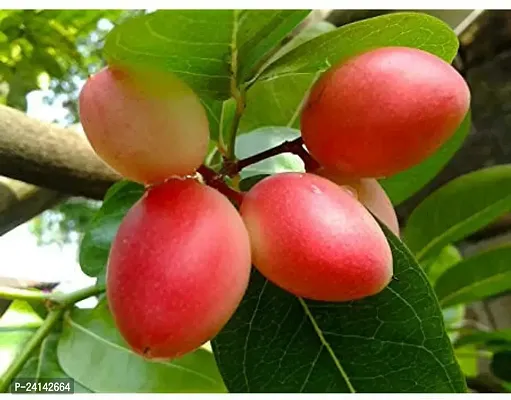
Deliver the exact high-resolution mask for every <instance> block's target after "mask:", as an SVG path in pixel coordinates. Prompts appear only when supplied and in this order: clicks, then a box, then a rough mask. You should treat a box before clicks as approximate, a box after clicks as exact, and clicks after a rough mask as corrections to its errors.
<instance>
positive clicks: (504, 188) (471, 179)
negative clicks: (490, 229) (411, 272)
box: [403, 165, 511, 261]
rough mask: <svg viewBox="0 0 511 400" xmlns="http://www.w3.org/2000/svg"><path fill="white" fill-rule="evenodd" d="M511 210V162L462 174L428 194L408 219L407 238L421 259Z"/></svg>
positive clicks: (406, 240) (405, 231)
mask: <svg viewBox="0 0 511 400" xmlns="http://www.w3.org/2000/svg"><path fill="white" fill-rule="evenodd" d="M509 210H511V165H499V166H495V167H489V168H485V169H481V170H478V171H475V172H471V173H469V174H466V175H463V176H461V177H458V178H456V179H454V180H452V181H451V182H449V183H447V184H446V185H444V186H442V187H441V188H440V189H438V190H436V191H435V192H434V193H432V194H431V195H430V196H429V197H427V198H426V199H425V200H424V201H423V202H422V203H421V204H419V206H417V208H416V209H415V210H414V211H413V212H412V214H411V215H410V217H409V218H408V222H407V226H406V227H405V230H404V235H403V237H404V239H405V242H406V244H407V245H408V247H409V248H410V250H412V252H413V253H415V255H416V257H417V258H418V259H419V261H420V260H425V259H428V258H429V257H432V256H435V255H436V254H438V252H439V251H440V250H441V249H442V248H443V247H444V246H446V245H447V244H449V243H452V242H455V241H458V240H460V239H463V238H465V237H466V236H468V235H470V234H471V233H473V232H475V231H477V230H478V229H480V228H483V227H484V226H486V225H488V224H489V223H490V222H492V221H493V220H495V219H496V218H498V217H499V216H501V215H504V214H505V213H507V212H509Z"/></svg>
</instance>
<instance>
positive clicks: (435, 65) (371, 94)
mask: <svg viewBox="0 0 511 400" xmlns="http://www.w3.org/2000/svg"><path fill="white" fill-rule="evenodd" d="M469 103H470V92H469V88H468V86H467V84H466V83H465V81H464V80H463V78H462V77H461V75H460V74H459V73H458V72H457V71H456V70H455V69H454V68H453V67H452V66H451V65H449V64H448V63H447V62H445V61H443V60H442V59H440V58H438V57H436V56H434V55H432V54H430V53H427V52H424V51H422V50H418V49H413V48H407V47H384V48H380V49H376V50H372V51H368V52H366V53H363V54H360V55H357V56H355V57H352V58H351V59H348V60H345V61H343V62H342V63H340V64H339V65H336V66H334V67H333V68H331V69H330V70H329V71H327V72H326V73H325V74H324V75H323V76H322V77H321V78H320V79H319V81H318V82H317V83H316V84H315V85H314V86H313V88H312V90H311V93H310V96H309V98H308V100H307V102H306V105H305V107H304V110H303V113H302V116H301V131H302V137H303V141H304V143H305V145H306V146H307V149H308V150H309V151H310V152H311V154H312V156H313V157H314V158H315V159H316V160H317V161H318V162H319V163H320V164H322V165H323V166H324V167H327V168H328V169H331V170H335V171H338V172H340V173H342V174H343V175H346V176H350V177H373V178H378V177H385V176H390V175H393V174H396V173H398V172H401V171H403V170H406V169H408V168H410V167H412V166H414V165H416V164H419V163H420V162H421V161H423V160H424V159H425V158H427V157H428V156H430V155H431V154H432V153H434V152H435V151H436V150H437V149H438V148H439V147H440V146H441V145H442V144H443V143H444V142H445V141H446V140H447V139H449V138H450V137H451V136H452V135H453V134H454V132H455V131H456V129H457V128H458V126H459V125H460V123H461V122H462V120H463V118H464V117H465V114H466V113H467V111H468V108H469V105H470V104H469Z"/></svg>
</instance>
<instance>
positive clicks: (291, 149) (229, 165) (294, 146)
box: [222, 137, 319, 176]
mask: <svg viewBox="0 0 511 400" xmlns="http://www.w3.org/2000/svg"><path fill="white" fill-rule="evenodd" d="M281 153H293V154H295V155H297V156H299V157H300V158H301V159H302V161H303V162H304V164H305V169H306V170H307V171H314V170H316V169H317V168H319V164H318V162H317V161H316V160H314V159H313V158H312V156H311V155H310V154H309V153H308V152H307V151H306V150H305V149H304V148H303V141H302V138H301V137H299V138H297V139H294V140H290V141H285V142H284V143H282V144H280V145H278V146H275V147H273V148H271V149H268V150H265V151H262V152H261V153H257V154H254V155H253V156H250V157H247V158H244V159H242V160H238V161H233V162H229V161H226V163H225V166H224V168H223V170H222V172H223V173H224V174H225V175H227V176H234V175H236V174H238V173H239V172H240V171H241V170H242V169H243V168H246V167H248V166H249V165H252V164H255V163H258V162H259V161H263V160H266V159H267V158H270V157H273V156H276V155H278V154H281Z"/></svg>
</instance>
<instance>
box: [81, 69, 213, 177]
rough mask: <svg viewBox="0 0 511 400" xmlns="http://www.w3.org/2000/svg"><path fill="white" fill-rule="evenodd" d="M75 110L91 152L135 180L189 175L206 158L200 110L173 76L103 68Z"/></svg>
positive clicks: (86, 87) (206, 126) (206, 139)
mask: <svg viewBox="0 0 511 400" xmlns="http://www.w3.org/2000/svg"><path fill="white" fill-rule="evenodd" d="M79 110H80V120H81V123H82V126H83V129H84V131H85V134H86V136H87V138H88V139H89V142H90V144H91V145H92V147H93V149H94V151H95V152H96V153H97V154H98V155H99V157H100V158H101V159H102V160H103V161H104V162H105V163H106V164H108V165H109V166H110V167H111V168H112V169H114V170H116V171H117V172H119V173H120V174H121V175H123V176H124V177H126V178H128V179H131V180H133V181H136V182H140V183H146V184H154V183H159V182H163V181H164V180H165V179H167V178H168V177H170V176H173V175H181V176H184V175H187V174H191V173H193V172H194V171H195V169H196V168H197V167H198V166H199V165H200V164H201V163H202V162H203V160H204V158H205V156H206V153H207V147H208V142H209V123H208V119H207V115H206V112H205V110H204V107H203V106H202V104H201V102H200V100H199V98H198V97H197V96H196V95H195V93H194V92H193V91H192V90H191V89H189V88H188V87H187V86H186V85H185V84H184V83H182V82H181V81H179V80H177V79H176V78H175V77H173V76H172V75H169V74H162V73H159V72H155V71H148V70H147V71H145V70H143V71H141V70H137V71H134V70H129V69H127V68H120V67H109V68H105V69H103V70H101V71H100V72H98V73H97V74H96V75H94V76H92V77H90V78H89V79H88V81H87V82H86V83H85V85H84V87H83V89H82V91H81V93H80V97H79Z"/></svg>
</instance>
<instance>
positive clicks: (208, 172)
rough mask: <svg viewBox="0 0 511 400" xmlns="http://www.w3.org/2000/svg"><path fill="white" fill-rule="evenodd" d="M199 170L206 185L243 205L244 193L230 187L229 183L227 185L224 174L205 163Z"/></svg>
mask: <svg viewBox="0 0 511 400" xmlns="http://www.w3.org/2000/svg"><path fill="white" fill-rule="evenodd" d="M197 172H198V173H199V174H201V175H202V178H203V179H204V183H205V184H206V185H208V186H211V187H212V188H214V189H216V190H218V191H219V192H220V193H222V194H224V195H225V196H227V197H228V198H229V199H231V200H232V201H234V202H235V203H236V205H238V206H239V205H241V202H242V201H243V193H241V192H238V191H237V190H234V189H232V188H231V187H229V185H227V183H225V181H224V175H222V174H217V173H216V172H215V171H213V170H212V169H210V168H208V167H206V166H205V165H201V166H200V167H199V168H198V170H197Z"/></svg>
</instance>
